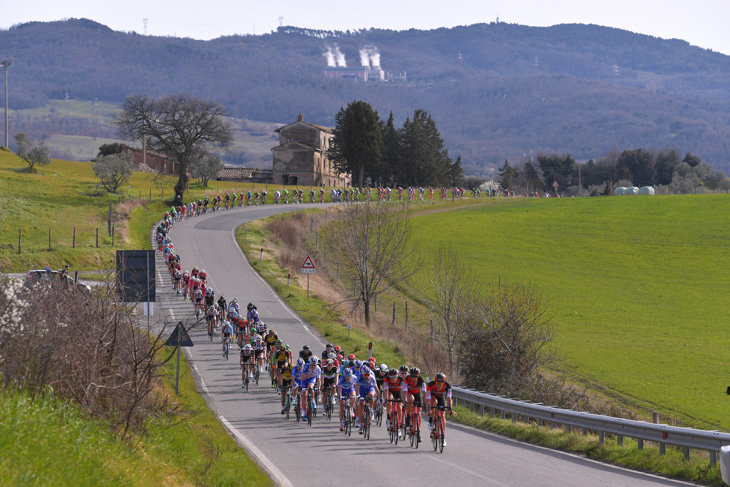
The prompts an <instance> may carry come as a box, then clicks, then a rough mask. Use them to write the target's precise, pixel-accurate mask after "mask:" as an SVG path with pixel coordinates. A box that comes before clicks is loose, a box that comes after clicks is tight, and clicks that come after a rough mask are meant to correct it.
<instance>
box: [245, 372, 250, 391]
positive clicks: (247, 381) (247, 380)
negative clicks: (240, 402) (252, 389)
mask: <svg viewBox="0 0 730 487" xmlns="http://www.w3.org/2000/svg"><path fill="white" fill-rule="evenodd" d="M245 380H246V392H248V383H249V382H250V381H249V379H248V369H246V379H245Z"/></svg>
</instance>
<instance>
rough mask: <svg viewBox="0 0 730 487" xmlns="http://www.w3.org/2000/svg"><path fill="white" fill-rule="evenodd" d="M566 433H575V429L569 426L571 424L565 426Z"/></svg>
mask: <svg viewBox="0 0 730 487" xmlns="http://www.w3.org/2000/svg"><path fill="white" fill-rule="evenodd" d="M565 431H567V432H568V433H572V432H573V427H572V426H571V425H569V424H566V425H565Z"/></svg>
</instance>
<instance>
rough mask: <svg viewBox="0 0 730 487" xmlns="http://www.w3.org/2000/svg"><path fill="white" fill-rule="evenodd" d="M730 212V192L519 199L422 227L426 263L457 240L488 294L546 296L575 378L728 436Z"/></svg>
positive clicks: (418, 225)
mask: <svg viewBox="0 0 730 487" xmlns="http://www.w3.org/2000/svg"><path fill="white" fill-rule="evenodd" d="M727 207H728V196H727V195H708V196H681V197H671V196H669V197H659V196H657V197H634V198H631V197H626V198H619V197H614V198H589V199H573V198H563V199H529V200H527V199H515V200H506V201H505V200H502V201H499V202H496V203H495V204H490V205H485V206H478V207H472V208H467V209H464V210H461V211H458V212H449V213H436V214H433V215H428V216H421V217H416V218H414V230H415V233H416V235H417V238H418V240H419V241H420V258H421V259H428V255H429V254H430V253H432V252H433V251H434V250H435V249H436V248H437V246H438V245H439V243H441V242H450V243H452V244H453V245H455V246H456V247H457V249H458V250H459V252H460V254H461V255H462V257H463V259H464V260H465V262H466V263H467V265H468V267H469V268H471V269H473V272H474V274H475V275H476V277H477V278H478V279H479V280H480V281H481V282H482V283H483V285H484V286H485V287H489V286H494V285H496V284H497V283H498V282H502V283H505V282H508V283H515V282H516V283H522V284H525V285H528V286H532V287H534V288H535V289H536V290H537V292H538V293H540V294H542V295H543V297H544V298H545V300H546V302H547V303H548V304H549V306H550V309H551V310H552V312H553V313H554V320H553V323H554V325H555V329H556V331H557V339H556V341H555V342H554V345H555V349H556V351H557V352H558V353H559V354H560V355H562V356H564V361H563V366H564V368H565V371H566V372H568V373H569V374H570V375H573V376H575V377H576V378H578V379H579V380H580V381H584V382H588V383H596V384H600V385H602V386H605V387H607V388H608V389H609V392H610V393H612V394H617V395H620V396H624V397H625V398H629V399H634V400H636V401H638V402H639V403H640V404H641V405H644V406H646V407H647V408H649V409H650V410H651V409H654V410H656V409H658V410H660V411H662V412H664V413H666V414H668V415H675V416H676V417H681V418H682V419H685V420H688V419H690V420H696V421H698V422H701V423H704V425H722V426H723V428H725V429H727V428H730V421H728V419H727V414H726V412H727V401H728V399H727V397H726V396H725V394H724V391H725V388H726V387H727V386H728V383H727V377H726V374H725V373H724V372H725V363H726V357H725V355H726V353H727V348H728V343H729V342H730V338H729V337H728V333H727V330H726V326H725V323H726V322H727V319H728V311H727V292H728V289H729V288H730V286H729V285H730V278H728V276H727V269H728V268H730V256H728V252H727V250H728V242H729V241H730V228H728V226H727V225H726V212H727ZM426 261H427V260H426ZM423 267H424V268H427V267H428V266H423Z"/></svg>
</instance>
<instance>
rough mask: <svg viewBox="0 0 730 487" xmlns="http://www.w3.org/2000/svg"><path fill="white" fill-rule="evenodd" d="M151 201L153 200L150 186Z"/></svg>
mask: <svg viewBox="0 0 730 487" xmlns="http://www.w3.org/2000/svg"><path fill="white" fill-rule="evenodd" d="M150 201H152V188H150Z"/></svg>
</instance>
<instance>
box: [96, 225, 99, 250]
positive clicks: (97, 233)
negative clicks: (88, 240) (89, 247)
mask: <svg viewBox="0 0 730 487" xmlns="http://www.w3.org/2000/svg"><path fill="white" fill-rule="evenodd" d="M96 248H97V249H98V248H99V227H96Z"/></svg>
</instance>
